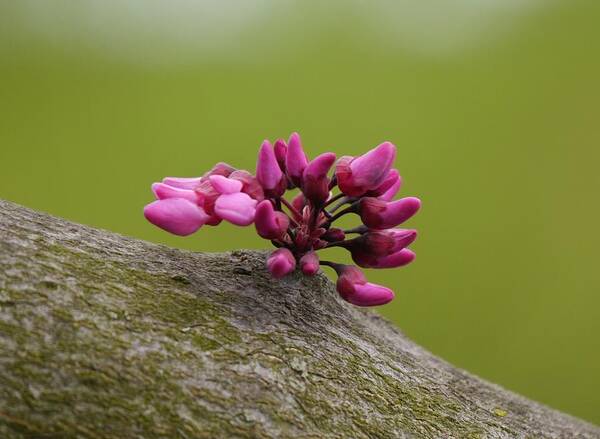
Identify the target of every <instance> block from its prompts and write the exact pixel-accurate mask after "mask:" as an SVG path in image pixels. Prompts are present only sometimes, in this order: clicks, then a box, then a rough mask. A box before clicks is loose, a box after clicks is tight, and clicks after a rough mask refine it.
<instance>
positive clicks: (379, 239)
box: [342, 229, 417, 260]
mask: <svg viewBox="0 0 600 439" xmlns="http://www.w3.org/2000/svg"><path fill="white" fill-rule="evenodd" d="M415 239H417V231H416V230H412V229H388V230H370V231H368V232H367V233H365V234H363V235H361V236H360V237H358V238H355V239H352V240H350V241H345V242H344V243H342V244H343V247H346V248H347V249H348V250H350V252H352V257H356V258H358V260H364V258H365V257H382V256H389V255H391V254H392V253H395V252H397V251H400V250H402V249H403V248H404V247H408V246H409V245H410V244H412V243H413V242H414V240H415Z"/></svg>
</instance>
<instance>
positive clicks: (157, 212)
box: [144, 198, 209, 236]
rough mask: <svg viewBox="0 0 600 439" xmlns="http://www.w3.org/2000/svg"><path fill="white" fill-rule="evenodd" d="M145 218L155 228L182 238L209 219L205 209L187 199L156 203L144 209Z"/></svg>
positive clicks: (170, 199) (172, 199) (158, 201)
mask: <svg viewBox="0 0 600 439" xmlns="http://www.w3.org/2000/svg"><path fill="white" fill-rule="evenodd" d="M144 216H145V217H146V219H147V220H148V221H150V222H151V223H152V224H154V225H155V226H157V227H160V228H161V229H163V230H166V231H167V232H171V233H173V234H174V235H180V236H187V235H191V234H192V233H194V232H195V231H196V230H198V229H199V228H200V227H202V226H203V225H204V224H205V223H206V221H207V220H208V218H209V216H208V215H207V214H206V212H205V211H204V209H202V208H201V207H200V206H198V205H197V204H194V203H192V202H191V201H188V200H186V199H185V198H167V199H164V200H157V201H154V202H152V203H150V204H148V205H147V206H146V207H145V208H144Z"/></svg>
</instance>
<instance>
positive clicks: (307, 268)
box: [300, 251, 319, 276]
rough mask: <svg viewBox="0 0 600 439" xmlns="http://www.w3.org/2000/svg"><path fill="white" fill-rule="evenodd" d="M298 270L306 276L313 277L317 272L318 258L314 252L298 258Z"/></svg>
mask: <svg viewBox="0 0 600 439" xmlns="http://www.w3.org/2000/svg"><path fill="white" fill-rule="evenodd" d="M300 269H301V270H302V273H304V274H306V275H307V276H314V275H315V274H317V272H318V271H319V256H317V254H316V253H315V252H314V251H310V252H308V253H306V254H305V255H304V256H302V257H301V258H300Z"/></svg>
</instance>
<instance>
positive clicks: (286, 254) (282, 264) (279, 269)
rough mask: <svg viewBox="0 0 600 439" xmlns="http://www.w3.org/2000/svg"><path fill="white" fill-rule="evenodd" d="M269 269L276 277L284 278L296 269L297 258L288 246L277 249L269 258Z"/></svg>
mask: <svg viewBox="0 0 600 439" xmlns="http://www.w3.org/2000/svg"><path fill="white" fill-rule="evenodd" d="M267 269H268V270H269V272H270V273H271V275H272V276H273V277H275V278H278V279H279V278H282V277H284V276H285V275H287V274H290V273H291V272H292V271H294V270H295V269H296V258H294V255H293V254H292V252H291V251H289V250H288V249H287V248H280V249H277V250H275V251H274V252H273V253H271V255H270V256H269V258H268V259H267Z"/></svg>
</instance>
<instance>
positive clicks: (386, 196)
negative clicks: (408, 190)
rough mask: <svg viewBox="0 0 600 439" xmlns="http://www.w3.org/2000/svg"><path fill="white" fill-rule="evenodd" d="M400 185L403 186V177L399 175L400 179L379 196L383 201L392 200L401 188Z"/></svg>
mask: <svg viewBox="0 0 600 439" xmlns="http://www.w3.org/2000/svg"><path fill="white" fill-rule="evenodd" d="M400 186H402V178H401V177H398V180H396V181H395V182H394V184H393V185H392V186H390V188H389V189H388V190H386V191H385V192H384V193H383V194H381V195H380V196H379V197H378V198H379V199H380V200H383V201H392V200H393V199H394V197H395V196H396V194H397V193H398V191H399V190H400Z"/></svg>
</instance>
